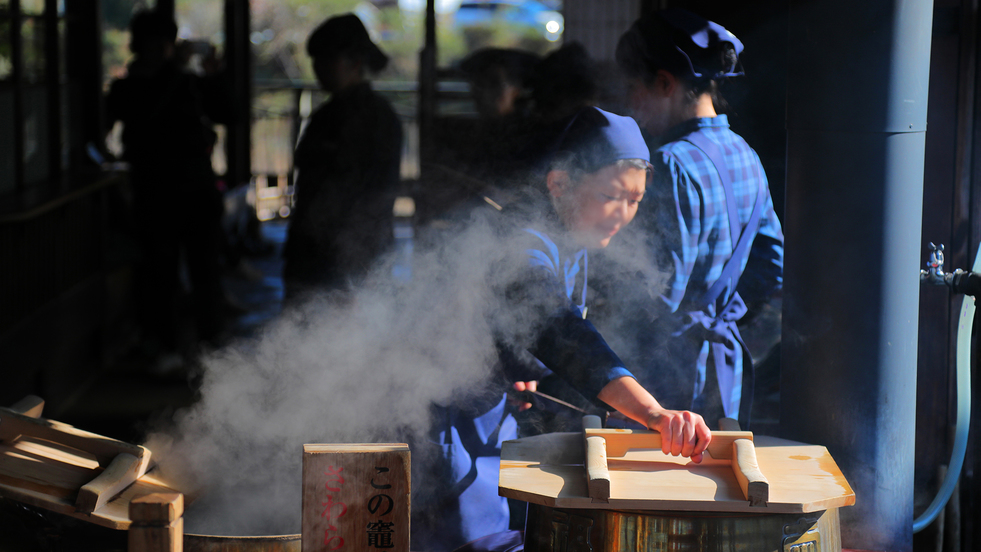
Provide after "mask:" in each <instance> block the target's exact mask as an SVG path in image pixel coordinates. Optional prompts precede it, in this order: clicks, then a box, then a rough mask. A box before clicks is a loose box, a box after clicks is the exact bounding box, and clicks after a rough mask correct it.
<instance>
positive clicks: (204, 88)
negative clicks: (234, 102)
mask: <svg viewBox="0 0 981 552" xmlns="http://www.w3.org/2000/svg"><path fill="white" fill-rule="evenodd" d="M130 30H131V35H132V38H131V42H130V49H131V50H132V52H133V54H135V59H134V60H133V62H132V63H130V65H129V67H128V68H127V76H126V77H125V78H122V79H119V80H116V81H114V82H113V83H112V85H111V87H110V89H109V95H108V97H107V99H106V105H107V110H108V113H109V117H110V119H111V121H122V123H123V132H122V144H123V148H124V159H125V160H126V161H128V162H129V164H130V178H131V185H132V191H133V203H134V217H133V218H134V223H135V226H136V233H137V237H138V240H139V243H140V248H141V258H140V260H139V261H138V263H137V267H136V284H135V285H136V290H137V291H136V293H137V315H138V318H139V321H140V325H141V327H142V329H143V331H144V333H145V336H146V338H147V342H148V343H149V342H152V343H154V345H152V346H151V347H152V348H154V349H159V351H160V352H163V353H164V355H165V356H166V355H167V354H173V353H175V352H179V349H182V348H184V341H186V339H185V338H184V337H183V336H182V335H179V333H180V332H179V327H180V326H179V324H178V318H179V312H178V309H177V307H176V305H180V304H181V301H178V298H179V296H180V293H181V288H182V285H181V280H180V266H181V254H182V253H183V255H184V259H185V262H186V266H187V272H188V275H189V280H190V284H191V302H192V309H193V314H194V321H195V327H196V332H197V337H199V338H202V339H215V338H217V337H218V336H219V334H220V332H221V331H222V329H223V328H222V326H223V319H222V308H223V306H224V298H225V296H224V293H223V290H222V286H221V280H220V267H219V249H220V243H221V226H220V223H221V216H222V211H223V204H222V196H221V192H220V191H219V190H218V188H217V186H216V182H215V174H214V171H213V169H212V166H211V153H212V149H213V147H214V144H215V139H216V134H215V132H214V131H213V130H212V123H214V122H222V123H225V122H229V120H230V119H231V112H230V110H228V105H229V102H228V101H227V99H223V98H227V96H222V91H223V88H222V86H221V85H220V83H219V82H218V81H219V80H220V77H215V78H202V77H199V76H197V75H193V74H190V73H187V72H184V71H183V70H182V67H181V66H180V63H179V61H178V60H177V58H176V56H175V53H176V43H175V41H176V37H177V25H176V23H175V22H174V20H173V19H172V18H170V17H168V16H166V15H163V14H161V13H158V12H154V11H141V12H138V13H137V14H135V15H134V16H133V19H132V21H131V22H130Z"/></svg>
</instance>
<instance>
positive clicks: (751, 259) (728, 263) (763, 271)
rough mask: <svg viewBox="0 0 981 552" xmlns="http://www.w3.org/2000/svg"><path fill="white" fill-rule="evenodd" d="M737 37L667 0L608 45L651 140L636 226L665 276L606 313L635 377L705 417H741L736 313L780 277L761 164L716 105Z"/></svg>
mask: <svg viewBox="0 0 981 552" xmlns="http://www.w3.org/2000/svg"><path fill="white" fill-rule="evenodd" d="M742 49H743V45H742V43H741V42H740V41H739V40H738V39H737V38H736V37H735V36H734V35H733V34H732V33H730V32H729V31H727V30H726V29H725V28H723V27H722V26H721V25H718V24H716V23H713V22H711V21H707V20H705V19H703V18H701V17H699V16H697V15H695V14H693V13H691V12H688V11H685V10H681V9H669V10H663V11H656V12H652V13H650V14H648V15H646V16H644V17H642V18H641V19H640V20H638V21H636V22H635V23H634V24H633V26H631V28H630V29H629V30H628V31H627V32H626V33H625V34H624V35H623V36H622V37H621V38H620V41H619V44H618V45H617V51H616V58H617V62H618V64H619V66H620V67H621V69H622V70H623V71H624V73H625V75H626V77H627V78H628V81H629V103H630V106H631V109H632V113H633V114H634V116H635V117H636V118H637V122H638V123H639V124H640V126H641V128H643V129H644V131H645V132H646V133H647V136H648V139H649V143H650V146H651V151H652V152H654V155H652V157H653V159H652V163H653V165H654V176H655V179H654V181H653V183H652V185H651V187H650V189H649V191H648V193H649V194H650V195H651V196H652V198H653V201H650V202H645V207H644V208H642V209H641V210H640V212H639V213H638V215H637V218H638V222H639V224H637V225H635V228H634V230H639V231H641V233H642V237H643V238H645V239H646V240H647V247H649V248H650V249H651V250H652V251H653V252H654V255H653V258H654V259H655V260H656V262H658V263H659V265H658V267H657V268H659V269H661V271H662V272H666V273H667V275H668V276H667V289H666V290H664V291H663V293H651V292H650V289H651V286H650V285H648V284H649V282H638V283H637V285H635V286H633V289H635V290H637V291H638V295H636V296H634V297H625V296H624V295H623V294H619V296H618V298H619V299H621V300H620V301H614V302H615V303H616V304H617V305H618V307H617V308H614V309H612V311H611V320H616V321H619V322H621V324H620V327H621V328H622V330H621V331H619V332H617V333H618V334H619V335H628V336H630V337H629V341H631V342H632V344H633V347H632V349H631V351H632V352H631V354H632V355H633V356H631V357H630V358H633V359H636V360H637V362H638V364H637V365H638V366H639V367H640V368H639V369H638V372H637V376H638V379H639V381H640V382H641V383H642V384H644V385H645V386H648V387H649V388H650V389H651V390H652V392H653V393H654V394H655V395H656V396H657V397H658V398H659V399H662V402H663V404H665V405H666V406H667V407H669V408H676V409H691V410H693V411H695V412H699V413H700V414H701V415H702V416H704V417H705V419H706V420H709V421H710V422H711V423H712V424H714V423H715V422H716V420H718V419H719V418H721V417H723V416H725V417H730V418H738V419H739V420H740V421H741V422H742V423H743V424H747V423H748V422H749V418H750V409H751V407H752V402H753V361H752V359H751V358H750V355H749V352H748V350H747V348H746V346H745V344H744V343H743V340H742V338H741V336H740V335H739V329H738V328H737V325H736V324H737V322H739V320H740V318H742V317H743V315H744V314H745V313H746V312H747V305H748V306H749V307H753V306H757V305H760V304H762V303H764V302H765V301H766V300H767V299H768V298H769V297H770V296H771V295H772V294H773V293H774V292H776V291H777V290H779V289H780V287H781V284H782V268H783V234H782V232H781V227H780V221H779V220H778V219H777V217H776V215H775V213H774V210H773V201H772V199H771V198H770V192H769V188H768V185H767V179H766V174H765V173H764V171H763V167H762V165H761V164H760V159H759V157H758V156H757V154H756V152H755V151H753V149H752V148H751V147H750V146H749V145H748V144H747V143H746V142H745V141H744V140H743V139H742V138H741V137H739V136H738V135H737V134H735V133H734V132H732V130H730V129H729V122H728V119H727V117H726V115H725V114H722V113H720V110H721V109H723V108H724V103H723V99H722V97H721V95H720V93H719V86H720V84H721V83H722V82H724V81H725V80H726V79H728V78H730V77H736V76H740V75H742V71H741V68H740V66H739V64H738V56H739V54H740V52H741V51H742ZM627 272H628V273H629V272H630V271H627ZM616 285H617V289H622V288H623V284H622V282H618V283H617V284H616Z"/></svg>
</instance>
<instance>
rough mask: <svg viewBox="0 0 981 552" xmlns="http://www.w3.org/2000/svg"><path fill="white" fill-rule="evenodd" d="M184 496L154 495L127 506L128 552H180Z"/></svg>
mask: <svg viewBox="0 0 981 552" xmlns="http://www.w3.org/2000/svg"><path fill="white" fill-rule="evenodd" d="M183 516H184V495H182V494H180V493H155V494H151V495H147V496H142V497H139V498H135V499H133V501H132V502H130V504H129V517H130V519H132V521H133V522H132V524H131V525H130V527H129V535H128V541H129V543H128V547H127V548H128V550H129V552H182V551H183V550H184V517H183Z"/></svg>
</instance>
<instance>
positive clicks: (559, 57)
mask: <svg viewBox="0 0 981 552" xmlns="http://www.w3.org/2000/svg"><path fill="white" fill-rule="evenodd" d="M598 79H599V74H598V70H597V68H596V63H595V62H594V61H593V59H592V58H590V57H589V53H588V52H586V49H585V48H584V47H583V45H582V44H580V43H579V42H570V43H568V44H565V45H563V46H562V47H561V48H559V49H558V50H556V51H554V52H552V53H550V54H549V55H547V56H545V58H544V59H542V60H541V61H540V62H539V63H538V65H537V66H536V67H535V76H534V80H533V81H532V98H533V99H534V105H535V108H534V113H535V118H536V124H539V125H555V124H556V123H558V122H559V121H568V119H569V117H571V116H572V115H574V114H575V113H576V112H578V111H579V110H580V109H582V108H584V107H587V106H591V105H596V104H597V102H598V101H599V84H598V82H597V81H598Z"/></svg>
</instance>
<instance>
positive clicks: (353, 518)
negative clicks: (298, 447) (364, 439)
mask: <svg viewBox="0 0 981 552" xmlns="http://www.w3.org/2000/svg"><path fill="white" fill-rule="evenodd" d="M409 471H410V460H409V446H408V445H406V444H403V443H378V444H372V443H365V444H337V445H303V513H302V516H303V524H302V530H303V536H302V547H303V552H321V551H333V550H340V551H345V550H351V551H354V550H373V549H378V548H382V549H388V550H392V551H393V552H408V551H409V493H410V486H409Z"/></svg>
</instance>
